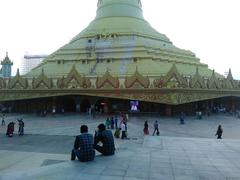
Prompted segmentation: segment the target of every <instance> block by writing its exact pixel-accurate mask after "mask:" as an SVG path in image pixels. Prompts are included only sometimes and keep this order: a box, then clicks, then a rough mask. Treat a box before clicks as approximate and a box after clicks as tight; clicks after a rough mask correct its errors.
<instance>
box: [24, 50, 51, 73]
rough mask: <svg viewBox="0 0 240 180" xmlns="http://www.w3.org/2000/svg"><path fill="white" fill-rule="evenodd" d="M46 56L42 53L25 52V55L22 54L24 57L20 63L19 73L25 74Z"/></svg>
mask: <svg viewBox="0 0 240 180" xmlns="http://www.w3.org/2000/svg"><path fill="white" fill-rule="evenodd" d="M46 57H47V55H42V54H39V55H29V54H26V55H24V59H23V62H22V64H21V68H20V73H21V74H22V75H24V74H27V73H28V72H30V71H31V70H32V69H34V68H35V67H37V66H38V65H39V64H40V63H41V62H42V61H43V59H44V58H46Z"/></svg>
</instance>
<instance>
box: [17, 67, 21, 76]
mask: <svg viewBox="0 0 240 180" xmlns="http://www.w3.org/2000/svg"><path fill="white" fill-rule="evenodd" d="M16 76H20V72H19V68H17V74H16Z"/></svg>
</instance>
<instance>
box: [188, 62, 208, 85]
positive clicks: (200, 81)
mask: <svg viewBox="0 0 240 180" xmlns="http://www.w3.org/2000/svg"><path fill="white" fill-rule="evenodd" d="M198 84H199V85H200V88H206V86H205V83H204V81H203V78H202V77H201V76H200V74H199V70H198V66H197V68H196V73H195V75H194V77H193V79H192V83H191V87H192V88H198V86H197V85H198Z"/></svg>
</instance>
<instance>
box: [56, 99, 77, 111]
mask: <svg viewBox="0 0 240 180" xmlns="http://www.w3.org/2000/svg"><path fill="white" fill-rule="evenodd" d="M56 107H57V112H61V110H62V109H64V111H65V112H76V103H75V100H74V97H71V96H63V97H58V98H57V100H56Z"/></svg>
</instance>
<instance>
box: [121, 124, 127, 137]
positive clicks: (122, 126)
mask: <svg viewBox="0 0 240 180" xmlns="http://www.w3.org/2000/svg"><path fill="white" fill-rule="evenodd" d="M121 132H122V137H121V139H125V138H127V135H126V124H125V123H124V122H123V123H122V124H121Z"/></svg>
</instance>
